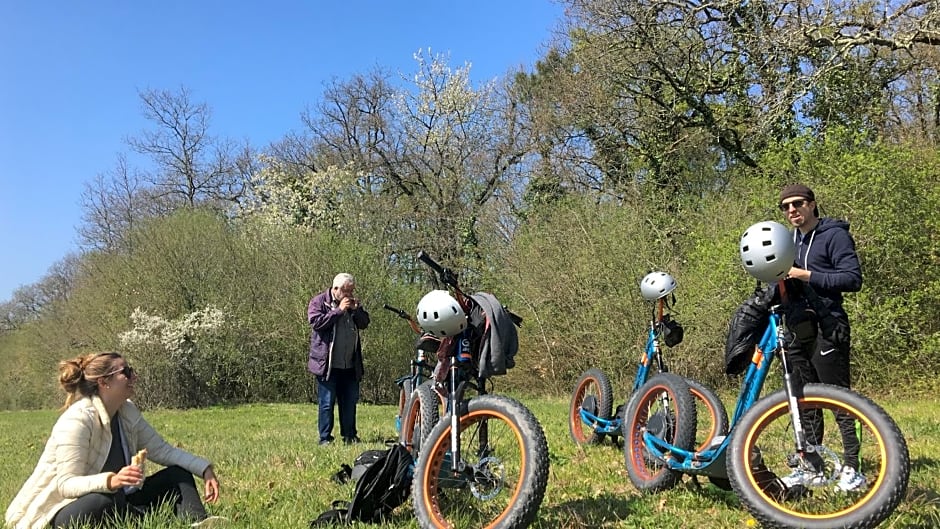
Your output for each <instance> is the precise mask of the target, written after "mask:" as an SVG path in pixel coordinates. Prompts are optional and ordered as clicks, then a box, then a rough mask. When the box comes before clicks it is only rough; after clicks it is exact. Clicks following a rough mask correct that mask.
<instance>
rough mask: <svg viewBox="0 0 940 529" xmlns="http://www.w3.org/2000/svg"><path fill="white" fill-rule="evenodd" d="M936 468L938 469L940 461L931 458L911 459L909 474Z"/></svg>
mask: <svg viewBox="0 0 940 529" xmlns="http://www.w3.org/2000/svg"><path fill="white" fill-rule="evenodd" d="M936 468H940V460H937V459H933V458H931V457H915V458H914V459H911V473H913V472H916V471H921V470H930V469H936Z"/></svg>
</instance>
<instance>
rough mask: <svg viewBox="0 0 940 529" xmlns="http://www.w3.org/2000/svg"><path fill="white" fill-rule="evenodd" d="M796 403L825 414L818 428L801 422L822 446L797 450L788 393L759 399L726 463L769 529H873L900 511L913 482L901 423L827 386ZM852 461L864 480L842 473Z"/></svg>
mask: <svg viewBox="0 0 940 529" xmlns="http://www.w3.org/2000/svg"><path fill="white" fill-rule="evenodd" d="M797 406H798V407H799V409H800V411H801V417H808V416H810V415H813V414H819V415H821V419H822V420H821V421H819V422H816V423H815V424H816V426H817V427H816V428H814V426H813V423H814V421H809V420H804V421H803V422H804V424H803V430H804V432H805V434H806V436H807V438H808V440H810V441H811V442H814V443H819V444H816V445H813V450H812V451H811V452H810V451H807V452H806V453H804V454H795V453H794V441H793V439H794V437H793V425H792V421H791V419H790V409H789V406H788V402H787V396H786V392H785V391H778V392H776V393H773V394H771V395H769V396H767V397H765V398H762V399H760V400H759V401H757V403H756V404H755V405H754V406H753V407H752V408H751V409H750V410H748V412H747V413H745V414H744V415H743V416H742V417H741V420H740V422H739V424H738V425H737V426H736V427H735V432H734V434H733V436H732V438H731V442H730V444H729V445H728V459H727V466H728V477H729V479H730V481H731V486H732V487H733V488H734V491H735V492H736V493H737V495H738V497H739V498H740V499H741V503H742V504H743V505H744V506H745V507H746V508H747V510H748V511H750V512H751V514H752V515H753V516H754V518H756V519H757V520H758V521H760V523H761V525H762V526H764V527H781V528H783V527H805V528H807V529H829V528H831V527H848V528H855V529H859V528H861V529H865V528H869V527H875V526H876V525H878V524H879V523H880V522H881V521H883V520H884V519H885V518H887V517H888V516H889V515H890V514H891V513H892V512H894V509H895V508H896V507H897V506H898V504H899V503H900V502H901V499H902V498H903V497H904V495H905V492H906V491H907V485H908V479H909V477H910V459H909V454H908V451H907V443H906V442H905V440H904V436H903V435H902V434H901V432H900V430H899V429H898V427H897V424H895V422H894V420H892V419H891V417H890V416H889V415H888V414H887V413H886V412H885V411H884V410H883V409H881V407H879V406H878V405H877V404H875V403H874V402H872V401H871V400H869V399H867V398H866V397H863V396H862V395H859V394H858V393H855V392H854V391H850V390H848V389H845V388H841V387H836V386H829V385H825V384H807V385H805V386H804V387H803V388H802V391H801V392H800V394H798V395H797ZM821 426H826V427H825V430H822V428H821ZM859 447H860V449H859ZM846 462H848V463H849V464H850V466H851V465H853V464H854V465H855V466H857V467H858V469H857V471H858V473H860V474H861V476H864V477H858V476H855V477H856V480H854V481H852V480H849V479H847V477H845V476H843V475H842V471H843V466H842V465H843V464H844V463H846ZM848 477H852V475H851V474H850V475H849V476H848Z"/></svg>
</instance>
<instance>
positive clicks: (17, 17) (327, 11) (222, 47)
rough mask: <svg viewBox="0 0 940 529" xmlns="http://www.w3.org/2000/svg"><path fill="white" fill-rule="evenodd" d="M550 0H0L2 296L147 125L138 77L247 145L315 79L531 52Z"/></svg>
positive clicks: (33, 276)
mask: <svg viewBox="0 0 940 529" xmlns="http://www.w3.org/2000/svg"><path fill="white" fill-rule="evenodd" d="M562 13H563V8H562V7H561V6H560V5H558V4H557V3H555V2H553V1H552V0H508V1H507V0H473V1H447V0H437V1H429V0H407V1H405V0H402V1H397V2H395V1H388V0H386V1H379V0H374V1H353V0H347V1H343V0H330V1H327V0H318V1H313V0H308V1H300V0H294V1H282V0H267V1H263V2H262V1H256V2H248V1H239V0H228V1H223V0H185V1H184V0H163V1H160V2H156V1H151V2H144V1H130V2H128V1H116V0H96V1H93V2H71V1H66V2H60V1H52V0H35V1H26V2H20V1H16V0H0V248H2V257H0V301H3V300H7V299H9V298H10V297H11V295H12V293H13V291H14V290H15V289H16V288H18V287H19V286H22V285H26V284H31V283H35V282H36V281H38V280H40V279H41V278H42V277H43V276H44V275H45V274H46V272H47V271H48V269H49V267H50V266H51V265H52V264H53V263H55V262H56V261H59V260H60V259H62V258H63V257H64V256H65V255H66V254H67V253H69V252H72V251H76V250H77V249H78V245H77V240H78V237H77V231H76V228H77V227H78V226H79V224H80V222H81V215H82V212H81V208H80V199H81V193H82V190H83V188H84V184H85V183H87V182H91V181H92V180H93V179H94V178H95V176H96V175H98V174H102V173H106V172H108V171H109V170H111V169H112V168H113V167H114V165H115V162H116V160H117V156H118V154H120V153H123V152H128V148H127V146H126V144H125V142H124V139H125V138H127V137H128V136H135V135H137V134H139V133H140V131H142V130H144V129H145V128H147V127H148V123H147V122H146V120H145V119H144V118H143V117H142V115H141V109H140V99H139V97H138V91H140V90H146V89H166V90H177V89H179V88H180V87H184V86H185V87H186V88H188V89H189V90H190V91H191V95H192V100H193V101H195V102H205V103H207V104H208V105H209V107H210V108H211V109H212V129H211V132H212V133H213V134H214V135H216V136H220V137H229V138H232V139H235V140H241V139H247V140H248V141H250V142H251V143H252V144H253V145H255V146H256V147H263V146H266V145H267V144H268V143H270V142H272V141H275V140H277V139H280V138H281V137H282V136H284V135H285V134H286V133H287V132H289V131H291V130H299V129H300V126H301V122H300V117H299V116H300V113H301V112H303V110H304V109H305V108H306V107H307V106H309V105H312V104H314V103H316V101H317V100H318V99H319V97H320V95H321V93H322V91H323V88H324V86H325V84H326V83H328V82H330V81H331V80H333V79H335V78H338V79H346V78H349V77H350V76H351V75H353V74H356V73H365V72H367V71H369V70H370V69H372V68H373V67H375V66H381V67H384V68H388V69H390V70H391V71H393V72H394V71H401V72H405V73H413V72H414V70H415V66H416V63H415V62H414V59H413V57H412V56H413V54H414V53H415V52H416V51H418V50H419V49H424V50H427V48H430V49H431V51H432V53H435V54H436V53H449V54H450V64H451V66H453V67H458V66H461V65H463V64H464V63H465V62H470V63H472V69H471V78H472V80H473V82H474V84H479V83H482V82H485V81H488V80H490V79H492V78H494V77H502V76H504V74H505V73H506V72H507V71H508V70H509V69H510V68H513V67H516V66H520V65H522V66H526V67H530V66H532V65H533V64H534V63H535V61H536V60H537V59H538V58H539V57H540V56H541V54H542V53H543V52H544V51H545V49H546V45H547V43H548V42H549V41H550V40H551V38H552V36H553V34H554V30H555V29H556V27H557V24H558V22H559V21H560V19H561V16H562Z"/></svg>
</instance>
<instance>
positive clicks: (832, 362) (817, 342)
mask: <svg viewBox="0 0 940 529" xmlns="http://www.w3.org/2000/svg"><path fill="white" fill-rule="evenodd" d="M841 319H842V320H843V323H844V324H845V327H846V329H848V320H847V319H846V318H845V317H844V316H841ZM850 346H851V338H848V339H846V340H845V341H844V342H842V343H836V342H833V341H831V340H829V339H827V338H826V337H824V336H822V334H821V333H819V332H818V329H817V330H816V332H815V333H812V334H810V335H808V336H802V337H801V338H800V339H798V340H796V341H794V343H793V344H792V345H791V347H790V350H789V355H788V356H787V359H788V360H789V361H790V365H791V366H792V368H793V380H794V382H795V383H796V386H797V387H802V386H803V384H807V383H823V384H832V385H834V386H841V387H844V388H850V387H851V385H852V377H851V372H850V369H849V350H850ZM801 420H802V422H803V429H804V431H805V433H806V441H807V442H808V443H810V444H813V445H818V444H820V443H821V442H822V439H823V435H824V433H825V430H824V425H823V414H822V411H821V410H809V411H807V412H805V413H803V414H802V417H801ZM836 424H837V425H838V426H839V432H840V433H841V435H842V447H843V450H844V455H843V461H842V463H843V464H844V465H848V466H850V467H852V468H854V469H856V470H858V466H859V458H858V453H859V449H860V446H859V445H860V441H859V438H858V433H857V432H856V431H855V420H854V419H853V418H852V417H850V416H848V415H845V414H842V413H839V414H836Z"/></svg>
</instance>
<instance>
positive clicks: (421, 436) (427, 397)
mask: <svg viewBox="0 0 940 529" xmlns="http://www.w3.org/2000/svg"><path fill="white" fill-rule="evenodd" d="M432 384H433V381H427V382H423V383H421V384H419V385H418V387H416V388H415V390H414V392H412V394H411V398H409V399H408V405H407V406H405V414H404V416H403V418H402V422H401V433H400V435H399V439H398V440H399V442H401V444H403V445H404V446H405V448H407V449H408V451H409V452H411V455H412V457H414V458H417V457H418V454H419V453H420V451H421V444H422V443H423V442H424V440H425V439H427V437H428V435H429V434H430V433H431V430H433V429H434V426H435V425H437V422H438V421H439V420H440V418H441V410H440V409H441V400H440V398H439V397H438V396H437V392H435V391H434V388H433V387H432Z"/></svg>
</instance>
